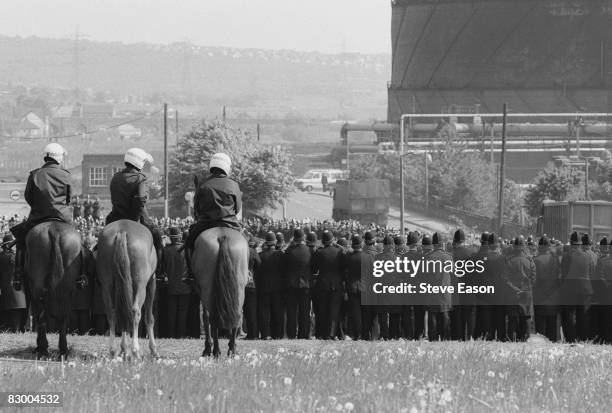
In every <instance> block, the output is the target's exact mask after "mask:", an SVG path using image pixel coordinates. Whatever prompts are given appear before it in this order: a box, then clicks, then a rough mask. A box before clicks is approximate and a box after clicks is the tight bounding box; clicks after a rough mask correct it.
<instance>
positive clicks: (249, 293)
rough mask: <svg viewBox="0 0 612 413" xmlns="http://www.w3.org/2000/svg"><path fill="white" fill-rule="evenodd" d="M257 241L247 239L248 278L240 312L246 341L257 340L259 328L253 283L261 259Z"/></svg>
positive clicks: (255, 291) (255, 285)
mask: <svg viewBox="0 0 612 413" xmlns="http://www.w3.org/2000/svg"><path fill="white" fill-rule="evenodd" d="M256 248H257V241H256V240H255V238H251V239H249V277H248V281H247V284H246V287H245V289H244V305H243V308H242V312H243V314H244V324H245V327H246V332H247V335H246V337H245V339H246V340H255V339H258V338H259V327H258V323H257V317H258V314H257V283H256V282H255V273H256V272H257V270H258V269H259V266H260V265H261V259H260V258H259V254H258V253H257V250H256Z"/></svg>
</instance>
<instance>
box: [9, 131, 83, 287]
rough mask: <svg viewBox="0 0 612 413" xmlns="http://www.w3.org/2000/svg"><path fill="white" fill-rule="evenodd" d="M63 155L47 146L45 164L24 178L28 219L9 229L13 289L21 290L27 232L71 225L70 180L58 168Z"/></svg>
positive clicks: (53, 146) (55, 147)
mask: <svg viewBox="0 0 612 413" xmlns="http://www.w3.org/2000/svg"><path fill="white" fill-rule="evenodd" d="M65 152H66V151H65V150H64V148H63V147H62V146H61V145H59V144H57V143H50V144H48V145H47V146H46V147H45V149H44V151H43V156H44V161H45V164H44V165H43V166H42V167H41V168H39V169H35V170H34V171H32V172H30V176H29V177H28V183H27V184H26V189H25V194H24V197H25V200H26V202H27V203H28V205H30V208H31V209H30V215H29V216H28V219H27V221H25V222H22V223H21V224H18V225H15V226H14V227H13V228H11V232H12V233H13V235H14V236H15V240H16V244H17V251H16V253H15V280H14V285H15V288H16V289H21V284H22V282H23V267H24V264H25V263H24V260H25V238H26V235H27V234H28V232H29V231H30V230H31V229H32V228H34V227H35V226H36V225H38V224H40V223H42V222H46V221H61V222H66V223H68V224H71V223H72V207H71V206H70V201H71V199H72V195H71V192H72V179H71V177H70V172H68V171H67V170H66V169H64V168H62V167H61V166H60V164H61V163H62V161H63V160H64V154H65Z"/></svg>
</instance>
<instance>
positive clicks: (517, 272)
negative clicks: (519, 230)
mask: <svg viewBox="0 0 612 413" xmlns="http://www.w3.org/2000/svg"><path fill="white" fill-rule="evenodd" d="M504 279H505V281H506V285H507V288H506V293H507V298H506V301H507V303H508V336H509V337H510V340H513V341H525V340H526V339H527V337H528V335H529V333H530V332H531V328H530V324H531V322H530V319H531V317H532V315H533V285H534V283H535V279H536V267H535V264H534V262H533V260H532V259H531V257H530V256H529V252H528V251H526V250H525V240H524V239H523V237H522V236H521V237H516V238H515V239H514V242H513V248H512V251H510V252H509V253H508V256H507V257H506V267H505V270H504Z"/></svg>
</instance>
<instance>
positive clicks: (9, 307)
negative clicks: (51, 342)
mask: <svg viewBox="0 0 612 413" xmlns="http://www.w3.org/2000/svg"><path fill="white" fill-rule="evenodd" d="M13 241H14V239H13V237H12V236H11V234H7V235H5V236H4V238H3V239H2V251H1V252H0V314H1V313H4V316H5V317H4V321H6V324H7V325H8V328H9V331H10V332H11V333H16V332H22V333H23V332H24V331H25V323H26V310H27V305H26V296H25V292H24V291H17V290H16V289H15V288H14V287H13V285H11V281H12V280H13V272H14V265H15V253H14V252H13V250H12V245H13Z"/></svg>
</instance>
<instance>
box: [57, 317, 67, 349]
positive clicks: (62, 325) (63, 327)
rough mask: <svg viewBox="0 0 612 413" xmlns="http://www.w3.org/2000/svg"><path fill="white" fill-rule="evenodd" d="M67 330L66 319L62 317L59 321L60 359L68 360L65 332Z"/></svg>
mask: <svg viewBox="0 0 612 413" xmlns="http://www.w3.org/2000/svg"><path fill="white" fill-rule="evenodd" d="M67 330H68V317H67V316H66V315H64V316H63V317H62V318H61V321H60V329H59V351H60V358H64V359H66V358H68V341H67V340H66V331H67Z"/></svg>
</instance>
